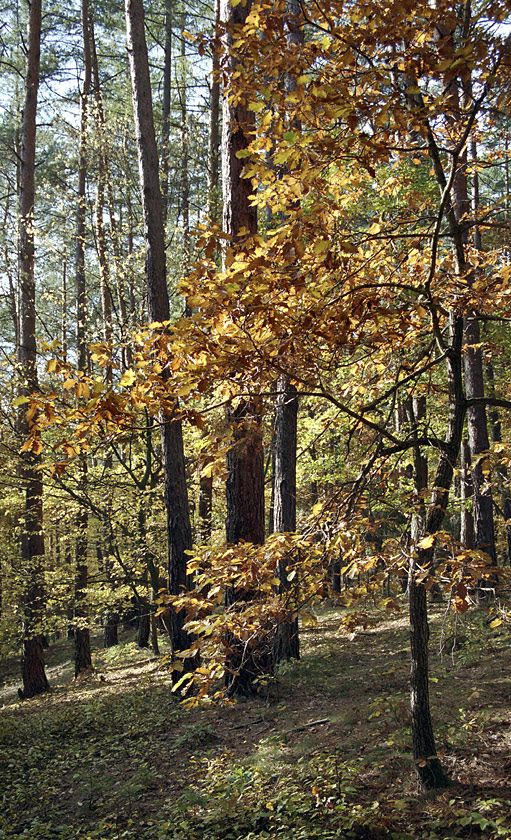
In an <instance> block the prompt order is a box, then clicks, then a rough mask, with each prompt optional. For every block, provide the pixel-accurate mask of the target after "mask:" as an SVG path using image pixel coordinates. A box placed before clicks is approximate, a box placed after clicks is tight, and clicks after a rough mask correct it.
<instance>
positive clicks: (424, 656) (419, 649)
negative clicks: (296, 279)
mask: <svg viewBox="0 0 511 840" xmlns="http://www.w3.org/2000/svg"><path fill="white" fill-rule="evenodd" d="M450 322H451V340H450V347H449V351H448V355H447V375H448V388H449V421H448V427H447V434H446V437H445V441H444V446H443V447H442V449H441V452H440V457H439V461H438V467H437V471H436V475H435V479H434V482H433V492H432V498H431V503H430V507H429V511H428V515H427V518H426V527H425V529H424V533H425V535H426V536H430V537H432V538H433V540H432V544H431V546H430V547H429V548H418V550H417V551H414V552H413V553H412V558H411V562H410V573H409V580H408V591H409V610H410V649H411V670H410V688H411V714H412V745H413V757H414V760H415V766H416V770H417V774H418V776H419V780H420V782H421V783H422V785H423V786H424V787H425V788H428V789H431V788H439V787H445V786H446V785H447V784H448V778H447V776H446V774H445V772H444V770H443V768H442V765H441V763H440V760H439V758H438V756H437V754H436V747H435V737H434V733H433V724H432V721H431V711H430V704H429V677H428V674H429V665H428V639H429V626H428V611H427V599H426V594H427V593H426V587H425V586H424V584H423V583H422V582H420V581H419V580H418V574H419V573H420V571H421V570H422V569H424V568H428V567H431V565H432V562H433V553H434V535H435V534H436V533H437V531H438V530H439V528H440V526H441V524H442V521H443V518H444V516H445V512H446V510H447V503H448V500H449V491H450V487H451V483H452V477H453V472H454V466H455V464H456V462H457V459H458V454H459V449H460V444H461V437H462V433H463V421H464V418H465V399H464V394H463V382H462V370H461V368H462V361H461V360H462V337H463V320H462V318H461V317H459V316H457V315H454V314H451V316H450Z"/></svg>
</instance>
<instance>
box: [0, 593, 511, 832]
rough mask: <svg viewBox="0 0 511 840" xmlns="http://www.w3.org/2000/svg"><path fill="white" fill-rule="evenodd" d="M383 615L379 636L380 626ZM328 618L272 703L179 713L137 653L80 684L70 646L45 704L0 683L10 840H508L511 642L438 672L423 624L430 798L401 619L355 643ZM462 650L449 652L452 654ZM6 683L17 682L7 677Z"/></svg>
mask: <svg viewBox="0 0 511 840" xmlns="http://www.w3.org/2000/svg"><path fill="white" fill-rule="evenodd" d="M376 618H377V617H376V615H375V619H376ZM340 619H341V611H340V610H336V609H334V608H328V607H326V606H325V607H324V608H322V610H321V611H320V613H319V616H318V623H317V626H316V627H313V628H311V627H307V628H303V629H302V631H301V644H302V659H301V661H299V662H294V663H289V664H286V665H285V666H283V667H281V668H280V669H279V672H278V675H277V679H276V680H275V681H274V682H272V684H270V686H269V687H268V691H267V696H265V697H261V698H258V699H255V700H251V701H247V702H243V703H242V702H238V703H237V704H235V705H231V706H223V707H222V706H210V707H207V708H198V709H192V710H187V709H184V708H183V707H182V706H181V705H180V703H179V699H178V698H177V697H176V696H175V695H174V694H172V693H171V691H170V680H169V674H168V671H167V670H166V668H165V667H164V666H162V665H161V663H160V661H159V660H157V659H155V658H154V657H153V656H152V654H151V653H150V652H149V651H140V650H138V648H136V646H135V644H134V642H133V641H132V638H133V637H132V635H131V636H130V635H129V634H126V633H123V634H122V635H121V644H120V645H119V646H118V647H116V648H112V649H110V650H109V651H103V650H101V649H99V644H100V638H99V636H97V637H95V638H94V642H95V644H96V645H97V648H96V649H95V651H94V665H95V671H94V673H93V674H91V675H90V676H88V677H87V678H85V679H83V680H79V681H74V680H73V679H72V642H71V643H69V642H63V641H60V642H58V643H57V644H55V645H54V646H52V647H51V648H50V649H49V650H48V651H47V665H48V668H47V671H48V676H49V679H50V681H51V685H52V690H51V692H49V693H48V694H46V695H43V696H40V697H38V698H34V699H33V700H29V701H25V702H20V701H19V700H18V697H17V688H18V686H19V680H17V674H16V671H17V669H18V665H17V664H15V663H14V662H11V663H5V662H4V664H3V666H2V670H1V671H0V704H3V705H0V840H4V838H15V837H19V838H21V837H23V838H27V840H47V838H57V837H60V838H62V839H63V840H114V839H115V840H121V838H127V840H138V838H141V840H146V838H147V840H149V838H151V840H164V839H165V840H241V838H243V840H264V839H265V838H271V839H272V840H273V838H275V840H302V839H303V840H309V838H318V840H333V838H336V840H343V838H346V839H348V838H356V840H384V838H385V839H387V838H388V840H449V838H458V837H463V838H465V837H466V838H468V837H470V838H473V837H481V838H484V840H493V838H506V840H509V838H511V775H510V771H511V644H510V641H511V632H510V631H509V629H508V628H507V627H505V626H504V625H501V626H499V627H496V628H493V629H492V628H490V627H489V622H488V619H487V615H486V612H485V611H483V610H480V611H477V612H476V613H474V614H472V615H471V616H470V617H468V618H467V617H465V618H464V619H463V620H462V619H459V622H458V630H457V632H458V640H459V643H458V646H457V647H456V648H455V650H454V652H452V653H443V654H440V652H439V649H440V642H441V638H443V637H444V636H445V633H446V632H447V631H448V630H449V631H450V632H452V628H446V627H445V615H444V612H443V611H441V610H440V609H436V610H435V611H433V614H432V621H431V629H432V634H431V677H432V681H431V690H432V697H431V703H432V710H433V719H434V726H435V731H436V737H437V747H438V752H439V754H440V756H441V759H442V762H443V764H444V766H445V767H446V769H447V770H448V772H449V774H450V776H451V778H452V780H453V783H452V785H451V787H449V788H447V789H446V790H444V791H441V792H435V793H428V794H425V793H422V792H421V791H420V790H419V788H418V785H417V781H416V778H415V774H414V767H413V760H412V757H411V748H410V732H409V712H408V677H409V652H408V629H407V620H406V617H405V616H400V617H392V618H389V617H387V618H379V619H378V620H377V623H375V625H374V626H372V627H368V628H367V629H366V630H364V631H363V632H360V633H358V634H357V635H356V636H355V637H354V638H352V639H350V638H348V637H347V636H346V635H345V634H339V632H338V627H339V622H340ZM451 646H452V645H451ZM13 669H14V670H13Z"/></svg>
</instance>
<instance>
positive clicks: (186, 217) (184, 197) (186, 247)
mask: <svg viewBox="0 0 511 840" xmlns="http://www.w3.org/2000/svg"><path fill="white" fill-rule="evenodd" d="M181 18H182V20H181V69H180V74H179V107H180V110H181V196H180V202H179V203H180V207H181V224H182V226H183V273H186V271H187V270H188V267H189V263H190V180H189V176H188V166H189V157H190V153H189V152H190V150H189V143H190V140H189V131H188V107H187V101H186V100H187V91H186V39H185V34H184V33H185V29H186V12H185V10H184V6H183V13H182V15H181ZM186 314H187V315H191V309H190V307H189V306H188V304H187V305H186Z"/></svg>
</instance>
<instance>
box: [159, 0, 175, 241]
mask: <svg viewBox="0 0 511 840" xmlns="http://www.w3.org/2000/svg"><path fill="white" fill-rule="evenodd" d="M171 85H172V0H165V57H164V62H163V98H162V104H161V112H162V113H161V147H160V172H161V176H160V183H161V201H162V216H163V227H164V229H165V226H166V224H167V214H168V192H169V151H170V96H171Z"/></svg>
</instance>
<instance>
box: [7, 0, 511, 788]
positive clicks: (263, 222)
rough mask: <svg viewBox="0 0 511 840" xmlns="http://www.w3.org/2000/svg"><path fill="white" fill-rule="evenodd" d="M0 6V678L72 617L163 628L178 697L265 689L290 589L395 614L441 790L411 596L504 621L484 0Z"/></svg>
mask: <svg viewBox="0 0 511 840" xmlns="http://www.w3.org/2000/svg"><path fill="white" fill-rule="evenodd" d="M3 11H4V16H3V18H2V20H3V23H2V28H1V31H0V37H1V40H0V61H1V68H2V79H3V86H2V94H1V109H2V110H1V126H0V131H1V135H0V136H1V142H2V146H3V149H4V163H3V166H2V171H1V173H0V177H1V179H2V190H1V193H2V198H1V201H2V214H1V215H2V227H1V232H0V238H1V244H2V254H3V259H2V297H1V313H0V315H1V323H2V354H3V360H2V367H1V371H2V379H3V381H2V391H1V393H2V396H1V400H2V432H1V457H2V461H3V470H2V474H3V481H4V485H5V493H4V501H3V505H2V532H3V536H2V545H3V549H2V557H1V562H2V565H1V593H2V600H1V626H0V631H1V638H2V652H3V655H4V656H5V657H7V656H9V655H10V654H11V653H12V652H13V651H14V650H15V649H16V648H18V647H19V645H20V644H21V645H22V647H23V656H22V676H23V688H22V689H20V697H21V698H25V699H26V698H29V697H33V696H36V695H38V694H42V693H44V692H46V690H47V689H48V687H49V685H48V680H47V676H46V673H45V663H44V650H43V648H44V645H45V644H48V642H49V641H50V639H52V640H53V641H55V639H56V638H57V637H58V636H59V634H60V635H62V634H69V635H70V636H72V637H73V639H74V669H75V676H76V677H79V676H82V675H84V674H88V673H90V672H91V670H92V656H91V631H93V630H94V628H96V627H97V625H98V622H101V623H102V625H103V626H104V644H105V647H107V648H108V647H113V646H115V645H117V643H118V627H119V623H120V621H121V620H124V621H132V622H134V623H135V624H136V629H137V644H138V646H139V647H140V648H142V649H143V648H145V647H147V646H149V645H152V648H153V651H154V654H155V655H157V654H158V652H159V647H160V645H161V641H159V639H161V637H162V634H164V635H167V636H168V637H169V639H170V648H171V649H170V653H169V655H168V657H167V659H168V665H169V669H170V670H169V683H172V685H173V691H174V693H175V694H176V696H183V697H184V698H185V703H186V704H187V705H188V706H191V705H194V704H197V703H198V702H202V701H204V702H206V701H208V702H209V701H211V699H216V700H223V699H230V698H234V697H236V696H238V697H240V696H241V697H253V696H255V695H256V694H257V693H258V692H259V691H260V690H267V688H268V685H270V684H271V682H272V680H273V679H274V672H275V668H276V667H277V666H279V663H282V662H283V661H286V660H295V659H297V658H298V657H299V629H298V621H299V617H300V622H301V627H302V629H303V627H304V626H307V624H308V623H311V622H314V621H315V614H314V609H313V605H314V603H315V602H316V601H317V600H318V599H320V600H321V599H325V598H327V597H328V598H329V597H334V598H335V599H336V603H337V604H339V605H341V606H342V607H343V608H344V609H345V611H344V612H343V614H342V615H343V618H342V628H343V629H344V631H345V632H348V633H353V632H355V631H356V629H357V628H359V627H365V628H367V627H369V626H370V623H371V622H372V621H373V620H375V619H374V615H373V611H374V609H376V606H378V607H379V608H382V609H383V611H384V612H389V611H390V612H392V611H396V613H399V612H401V611H405V612H408V613H409V619H410V640H411V645H410V651H411V693H410V698H411V733H412V750H413V762H414V766H415V770H416V773H417V775H418V777H419V780H420V783H421V784H422V785H423V786H424V787H425V788H443V787H445V786H446V785H447V784H448V782H449V779H448V776H447V774H446V772H445V769H444V767H443V766H442V762H441V761H440V757H439V755H438V754H437V749H436V745H435V737H434V732H433V726H432V721H431V715H430V708H429V679H428V676H429V675H428V637H429V630H428V603H427V601H428V597H429V598H430V599H431V600H433V601H435V600H438V601H440V600H441V599H443V600H444V602H445V604H446V607H447V613H446V614H447V615H448V616H449V617H450V618H449V620H450V621H452V623H453V624H456V621H457V618H456V617H457V616H458V615H460V614H465V613H467V612H469V611H470V610H471V609H473V608H476V607H477V608H478V609H479V610H481V609H482V606H481V605H484V607H485V609H486V610H487V611H489V618H488V622H489V624H490V626H491V628H492V629H493V628H496V627H500V626H501V625H506V624H507V621H508V611H507V602H506V592H507V589H506V586H507V573H506V570H505V567H506V566H509V546H510V545H511V542H510V536H511V535H510V526H509V522H510V520H511V506H510V505H511V496H510V492H509V487H508V466H509V457H510V455H509V445H508V444H507V441H506V438H507V430H508V420H507V414H506V411H507V410H508V409H509V407H511V401H510V399H509V393H508V391H509V385H508V378H507V377H506V369H507V364H508V354H509V347H508V339H507V322H508V319H509V279H510V272H511V269H510V266H509V245H508V243H509V225H510V222H509V68H510V66H511V58H510V46H509V40H508V38H507V22H508V20H509V8H508V4H506V3H500V2H496V3H482V4H474V5H472V4H470V3H465V4H460V5H459V7H453V6H452V4H449V3H442V2H439V3H437V4H436V5H435V6H434V7H430V6H429V5H428V4H420V5H419V6H418V7H417V6H416V4H408V3H400V4H399V6H398V7H397V6H395V5H394V4H374V3H371V2H367V3H355V4H352V3H343V2H337V0H336V2H325V3H317V4H316V3H313V4H301V3H298V2H295V0H288V2H287V3H284V2H277V3H273V4H268V3H265V2H261V3H259V2H252V3H247V4H243V3H237V4H236V3H235V4H234V5H231V4H229V3H224V4H219V5H218V6H215V7H214V8H209V7H206V6H197V5H196V4H195V5H193V4H190V6H185V5H183V4H179V3H175V2H174V3H173V2H170V0H168V2H167V4H166V5H165V6H164V7H161V8H160V7H159V6H158V4H154V5H151V6H147V7H146V9H145V15H144V8H143V6H142V4H141V2H139V0H131V2H128V0H127V2H126V8H125V16H124V17H123V16H122V15H121V14H120V13H119V10H118V9H117V8H112V7H111V6H110V5H109V4H108V3H105V4H102V5H97V4H94V5H93V4H90V3H89V2H86V0H83V2H82V5H81V7H80V8H78V7H76V8H74V7H72V8H70V9H67V10H66V11H65V12H63V11H62V10H61V9H58V8H57V7H55V8H54V7H52V6H48V7H44V6H43V7H42V8H41V5H40V2H39V0H33V2H32V3H31V4H30V6H29V7H25V6H24V5H20V6H19V7H16V8H15V9H13V8H11V6H10V5H9V6H8V7H6V8H5V9H4V10H3ZM26 33H28V34H26ZM126 45H127V50H126ZM224 524H225V529H224ZM348 608H349V609H348ZM279 667H281V666H279ZM169 690H170V688H169Z"/></svg>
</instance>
